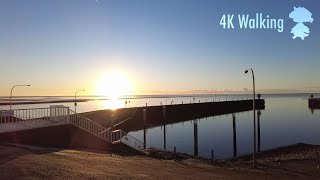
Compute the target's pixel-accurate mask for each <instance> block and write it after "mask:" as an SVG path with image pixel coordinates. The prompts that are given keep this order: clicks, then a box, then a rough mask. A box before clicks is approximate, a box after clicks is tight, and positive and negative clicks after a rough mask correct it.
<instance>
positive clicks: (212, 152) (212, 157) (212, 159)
mask: <svg viewBox="0 0 320 180" xmlns="http://www.w3.org/2000/svg"><path fill="white" fill-rule="evenodd" d="M211 164H212V166H213V165H214V150H211Z"/></svg>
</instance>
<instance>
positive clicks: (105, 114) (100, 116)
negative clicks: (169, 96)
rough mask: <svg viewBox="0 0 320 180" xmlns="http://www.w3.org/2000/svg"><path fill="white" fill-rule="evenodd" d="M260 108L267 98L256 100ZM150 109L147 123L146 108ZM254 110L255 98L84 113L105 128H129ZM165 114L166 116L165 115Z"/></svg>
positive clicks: (140, 127) (137, 128) (129, 129)
mask: <svg viewBox="0 0 320 180" xmlns="http://www.w3.org/2000/svg"><path fill="white" fill-rule="evenodd" d="M255 105H256V109H264V108H265V101H264V99H257V100H256V103H255ZM144 109H145V111H146V123H144V117H143V116H144V115H143V111H144ZM252 109H253V103H252V100H241V101H222V102H206V103H192V104H177V105H166V106H165V110H164V106H146V107H137V108H122V109H117V110H101V111H93V112H87V113H82V115H83V116H85V117H87V118H89V119H91V120H93V121H95V122H97V123H99V124H101V125H102V126H105V127H111V126H114V129H123V130H125V131H127V132H128V131H132V130H140V129H142V128H143V125H144V124H147V126H148V127H150V126H157V125H162V124H164V123H165V124H170V123H176V122H182V121H187V120H193V119H197V118H202V117H209V116H215V115H222V114H229V113H235V112H243V111H249V110H252ZM164 111H165V113H164ZM164 116H165V117H164Z"/></svg>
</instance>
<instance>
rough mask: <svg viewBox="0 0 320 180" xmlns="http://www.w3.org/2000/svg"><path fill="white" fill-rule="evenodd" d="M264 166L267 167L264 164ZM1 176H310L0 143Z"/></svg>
mask: <svg viewBox="0 0 320 180" xmlns="http://www.w3.org/2000/svg"><path fill="white" fill-rule="evenodd" d="M265 167H267V166H266V165H265ZM0 177H1V179H47V178H49V179H304V178H307V179H310V176H308V175H304V174H297V173H292V172H290V171H285V170H277V167H272V166H270V167H268V168H264V169H263V168H260V169H251V168H250V166H248V165H246V163H244V164H237V165H235V166H232V165H230V164H224V165H221V166H211V165H210V164H206V163H204V162H202V161H198V160H192V159H189V160H184V161H175V160H161V159H154V158H149V157H146V156H123V155H116V154H108V153H93V152H84V151H76V150H60V151H55V152H45V151H32V150H29V149H23V148H18V147H9V146H0Z"/></svg>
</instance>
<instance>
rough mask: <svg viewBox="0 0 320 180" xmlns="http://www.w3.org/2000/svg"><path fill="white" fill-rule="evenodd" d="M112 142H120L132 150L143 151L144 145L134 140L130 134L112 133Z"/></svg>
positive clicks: (122, 132) (116, 131) (119, 131)
mask: <svg viewBox="0 0 320 180" xmlns="http://www.w3.org/2000/svg"><path fill="white" fill-rule="evenodd" d="M112 139H113V142H122V143H123V144H126V145H128V146H130V147H132V148H134V149H137V150H140V151H142V150H143V149H144V144H143V142H141V141H140V140H138V139H136V138H134V137H133V136H131V135H130V134H128V133H126V132H124V131H123V130H121V129H120V130H115V131H112Z"/></svg>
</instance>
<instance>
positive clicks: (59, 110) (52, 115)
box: [0, 106, 143, 150]
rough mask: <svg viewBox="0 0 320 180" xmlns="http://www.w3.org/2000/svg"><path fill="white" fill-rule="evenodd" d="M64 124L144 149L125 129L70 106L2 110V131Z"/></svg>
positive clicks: (0, 119)
mask: <svg viewBox="0 0 320 180" xmlns="http://www.w3.org/2000/svg"><path fill="white" fill-rule="evenodd" d="M62 124H72V125H74V126H76V127H78V128H80V129H83V130H85V131H87V132H89V133H91V134H93V135H95V136H98V137H100V138H102V139H104V140H106V141H107V142H110V143H113V144H116V143H124V144H126V145H128V146H130V147H132V148H134V149H137V150H143V143H142V142H141V141H139V140H138V139H136V138H134V137H133V136H131V135H129V134H128V133H126V132H124V131H123V130H115V131H111V130H109V129H107V128H105V127H103V126H101V125H100V124H98V123H96V122H94V121H92V120H90V119H88V118H86V117H84V116H81V115H79V114H77V113H75V112H74V111H72V110H70V108H69V107H65V106H50V108H34V109H16V110H9V111H7V110H0V133H3V132H12V131H19V130H26V129H33V128H40V127H48V126H57V125H62Z"/></svg>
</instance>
